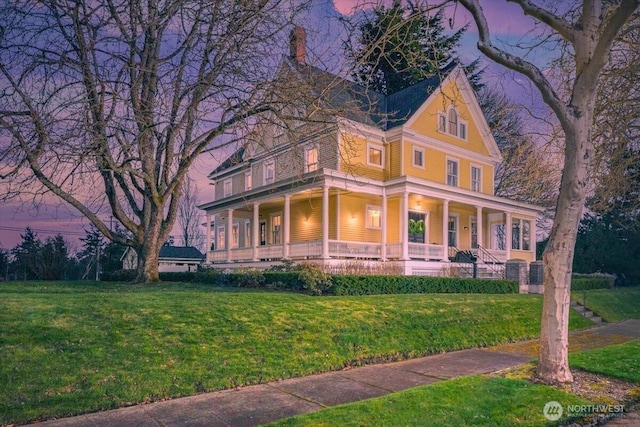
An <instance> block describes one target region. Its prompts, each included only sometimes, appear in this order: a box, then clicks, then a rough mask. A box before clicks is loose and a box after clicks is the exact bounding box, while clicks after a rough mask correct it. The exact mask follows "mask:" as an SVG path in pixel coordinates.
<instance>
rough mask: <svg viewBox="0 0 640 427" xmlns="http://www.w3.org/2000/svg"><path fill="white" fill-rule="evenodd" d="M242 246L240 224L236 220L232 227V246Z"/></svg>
mask: <svg viewBox="0 0 640 427" xmlns="http://www.w3.org/2000/svg"><path fill="white" fill-rule="evenodd" d="M238 246H240V225H239V224H238V223H237V222H236V223H235V224H233V226H232V227H231V247H232V248H237V247H238Z"/></svg>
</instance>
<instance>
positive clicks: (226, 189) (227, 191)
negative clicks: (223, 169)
mask: <svg viewBox="0 0 640 427" xmlns="http://www.w3.org/2000/svg"><path fill="white" fill-rule="evenodd" d="M222 189H223V196H224V197H229V196H230V195H231V194H232V193H233V187H232V181H231V178H229V179H225V180H224V182H223V183H222Z"/></svg>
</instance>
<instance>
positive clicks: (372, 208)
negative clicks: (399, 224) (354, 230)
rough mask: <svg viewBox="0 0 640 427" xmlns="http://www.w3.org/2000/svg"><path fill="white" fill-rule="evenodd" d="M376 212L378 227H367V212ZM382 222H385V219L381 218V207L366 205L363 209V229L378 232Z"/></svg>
mask: <svg viewBox="0 0 640 427" xmlns="http://www.w3.org/2000/svg"><path fill="white" fill-rule="evenodd" d="M370 210H372V211H375V210H377V211H378V216H379V218H380V225H379V226H378V227H375V226H372V225H369V211H370ZM382 221H386V218H383V217H382V206H378V205H367V206H366V207H365V210H364V224H365V228H367V229H369V230H380V229H381V228H382Z"/></svg>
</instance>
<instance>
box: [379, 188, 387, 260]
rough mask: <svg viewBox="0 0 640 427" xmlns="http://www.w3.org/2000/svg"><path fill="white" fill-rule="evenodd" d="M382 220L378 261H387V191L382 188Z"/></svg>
mask: <svg viewBox="0 0 640 427" xmlns="http://www.w3.org/2000/svg"><path fill="white" fill-rule="evenodd" d="M380 214H381V216H382V218H381V222H380V234H381V235H380V246H381V249H380V260H382V261H386V260H387V190H386V189H385V188H384V187H383V188H382V212H380Z"/></svg>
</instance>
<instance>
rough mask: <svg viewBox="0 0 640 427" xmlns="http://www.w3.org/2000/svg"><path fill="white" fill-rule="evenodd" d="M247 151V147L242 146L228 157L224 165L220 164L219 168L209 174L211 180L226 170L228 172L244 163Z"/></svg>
mask: <svg viewBox="0 0 640 427" xmlns="http://www.w3.org/2000/svg"><path fill="white" fill-rule="evenodd" d="M245 150H246V146H245V145H244V144H243V145H242V146H240V148H238V149H237V150H236V151H234V152H233V153H232V154H231V155H230V156H229V157H227V158H226V159H225V160H224V161H223V162H222V163H220V164H219V165H218V167H217V168H215V169H214V170H213V171H212V172H211V173H210V174H209V178H211V176H212V175H215V174H217V173H218V172H222V171H224V170H227V169H229V168H231V167H233V166H237V165H239V164H240V163H242V158H243V157H244V152H245Z"/></svg>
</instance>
